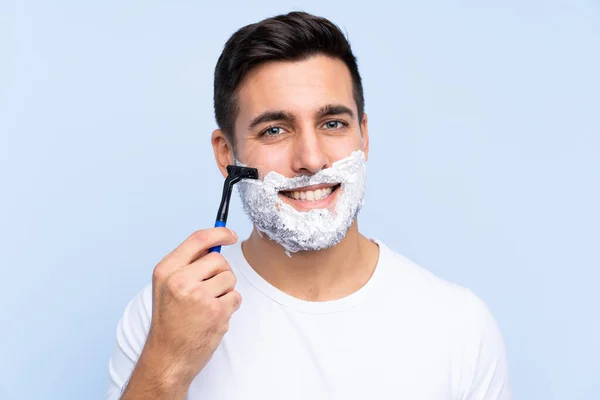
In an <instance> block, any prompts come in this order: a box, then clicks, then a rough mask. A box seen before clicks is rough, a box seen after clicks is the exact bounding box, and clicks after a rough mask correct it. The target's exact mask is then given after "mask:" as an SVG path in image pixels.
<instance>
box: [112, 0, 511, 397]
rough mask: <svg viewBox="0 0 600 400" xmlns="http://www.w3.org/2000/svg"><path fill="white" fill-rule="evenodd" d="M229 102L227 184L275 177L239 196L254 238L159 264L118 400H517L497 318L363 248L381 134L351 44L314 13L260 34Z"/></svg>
mask: <svg viewBox="0 0 600 400" xmlns="http://www.w3.org/2000/svg"><path fill="white" fill-rule="evenodd" d="M214 89H215V92H214V99H215V113H216V119H217V123H218V125H219V129H217V130H216V131H215V132H214V133H213V135H212V145H213V149H214V154H215V159H216V161H217V164H218V166H219V168H220V169H221V172H222V173H223V175H226V166H227V165H230V164H237V165H245V166H249V167H255V168H257V169H258V171H259V176H260V179H259V180H257V181H251V180H247V181H243V182H241V183H239V184H238V186H239V192H240V195H241V199H242V203H243V205H244V208H245V210H246V212H247V214H248V215H249V217H250V218H251V220H252V222H253V224H254V230H253V232H252V234H251V235H250V237H249V238H248V239H247V240H246V241H244V242H243V243H241V244H240V243H238V238H237V236H236V235H235V234H234V233H233V232H232V231H230V230H228V229H226V228H214V229H206V230H202V231H198V232H195V233H194V234H192V235H191V236H190V237H189V238H188V239H186V240H185V241H184V242H183V243H182V244H181V245H180V246H179V247H178V248H177V249H175V250H174V251H173V252H172V253H171V254H169V255H167V256H166V257H165V258H164V259H163V260H162V261H160V262H159V263H158V265H157V266H156V267H155V269H154V275H153V279H152V285H151V286H148V287H147V288H146V289H145V290H144V291H143V292H142V293H141V294H140V295H138V296H137V297H136V298H134V299H133V300H132V301H131V303H130V304H129V305H128V307H127V309H126V311H125V314H124V316H123V318H122V320H121V321H120V323H119V326H118V329H117V346H116V349H115V351H114V353H113V355H112V357H111V359H110V364H109V371H110V387H109V391H108V394H107V399H117V398H121V399H123V400H141V399H184V398H187V399H189V400H195V399H199V400H205V399H261V400H262V399H267V400H270V399H278V400H279V399H311V400H314V399H367V398H373V399H410V400H418V399H423V400H430V399H431V400H433V399H436V400H437V399H463V400H464V399H469V400H507V399H510V393H509V385H508V378H507V365H506V357H505V350H504V345H503V341H502V338H501V335H500V333H499V330H498V328H497V326H496V323H495V321H494V319H493V318H492V316H491V315H490V313H489V311H488V309H487V308H486V306H485V305H484V304H483V303H482V301H481V300H479V299H478V298H477V297H476V296H475V295H473V294H472V293H471V292H470V291H468V290H466V289H463V288H461V287H458V286H456V285H453V284H450V283H447V282H445V281H442V280H441V279H439V278H436V277H435V276H433V275H432V274H430V273H429V272H427V271H425V270H424V269H422V268H420V267H418V266H417V265H415V264H413V263H412V262H410V261H409V260H407V259H406V258H404V257H402V256H401V255H399V254H396V253H394V252H393V251H392V250H390V249H389V248H387V247H386V246H385V245H384V244H383V243H381V242H379V241H377V240H371V239H368V238H366V237H364V236H363V235H361V234H360V233H359V230H358V225H357V220H356V216H357V214H358V211H359V209H360V206H361V205H362V199H363V194H364V184H365V162H366V160H367V159H368V154H369V131H368V124H367V115H366V114H365V113H364V99H363V89H362V84H361V79H360V74H359V72H358V68H357V65H356V59H355V57H354V55H353V53H352V51H351V49H350V46H349V44H348V42H347V41H346V39H345V37H344V35H343V34H342V33H341V32H340V30H339V29H338V28H337V27H336V26H335V25H333V24H332V23H331V22H329V21H328V20H326V19H323V18H319V17H316V16H312V15H309V14H306V13H299V12H295V13H290V14H287V15H282V16H278V17H274V18H269V19H267V20H264V21H262V22H259V23H257V24H252V25H249V26H246V27H244V28H242V29H240V30H239V31H238V32H236V33H235V34H234V35H233V36H232V37H231V38H230V40H229V41H228V42H227V44H226V45H225V48H224V50H223V53H222V54H221V57H220V58H219V60H218V63H217V66H216V70H215V86H214ZM216 245H231V246H230V247H228V248H226V249H224V255H223V256H222V255H220V254H219V253H208V249H210V248H211V247H212V246H216ZM242 299H243V302H242ZM226 333H227V334H226Z"/></svg>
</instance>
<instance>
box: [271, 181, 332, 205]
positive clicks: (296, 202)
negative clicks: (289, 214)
mask: <svg viewBox="0 0 600 400" xmlns="http://www.w3.org/2000/svg"><path fill="white" fill-rule="evenodd" d="M335 186H339V183H337V184H332V183H323V184H320V185H312V186H304V187H301V188H294V189H293V190H283V192H291V191H299V192H300V191H305V190H317V189H322V188H327V187H335ZM340 190H341V186H340V187H338V188H337V189H335V190H334V191H333V192H332V193H331V194H330V195H329V196H327V197H325V198H324V199H321V200H313V201H309V200H301V199H298V200H296V199H292V198H291V197H287V196H286V195H284V194H282V193H281V192H279V193H277V195H278V196H279V198H280V199H281V200H282V201H283V202H284V203H286V204H289V205H291V206H292V207H294V208H295V209H296V210H297V211H310V210H314V209H319V208H329V207H330V206H331V205H332V204H334V203H335V201H336V199H337V196H338V194H339V192H340Z"/></svg>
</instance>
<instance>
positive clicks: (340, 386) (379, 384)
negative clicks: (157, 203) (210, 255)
mask: <svg viewBox="0 0 600 400" xmlns="http://www.w3.org/2000/svg"><path fill="white" fill-rule="evenodd" d="M376 243H377V244H378V245H379V248H380V255H379V261H378V263H377V266H376V268H375V271H374V273H373V275H372V277H371V279H370V280H369V281H368V282H367V284H366V285H365V286H363V287H362V288H361V289H359V290H358V291H356V292H354V293H353V294H351V295H349V296H347V297H345V298H342V299H339V300H333V301H327V302H310V301H304V300H300V299H297V298H294V297H292V296H290V295H287V294H286V293H284V292H282V291H280V290H279V289H277V288H275V287H274V286H272V285H270V284H269V283H268V282H267V281H265V280H264V279H263V278H261V277H260V275H258V273H256V271H254V270H253V269H252V267H250V265H249V264H248V263H247V262H246V260H245V258H244V256H243V254H242V251H241V246H240V244H237V245H234V246H231V247H228V248H224V249H223V255H224V256H225V257H226V259H227V260H228V261H229V263H230V265H231V267H232V269H233V271H234V273H235V274H236V276H237V278H238V283H237V286H236V290H237V291H239V292H240V293H241V295H242V298H243V301H242V305H241V307H240V309H239V310H238V311H237V312H236V313H234V314H233V316H232V318H231V321H230V327H229V331H228V332H227V334H226V335H225V337H224V338H223V341H222V342H221V344H220V345H219V347H218V348H217V350H216V352H215V353H214V356H213V357H212V359H211V360H210V362H209V363H208V364H207V365H206V367H205V368H204V369H203V370H202V371H201V372H200V374H199V375H198V376H197V377H196V378H195V379H194V381H193V383H192V385H191V387H190V389H189V392H188V397H187V399H188V400H213V399H226V400H242V399H244V400H246V399H257V400H282V399H286V400H292V399H302V400H308V399H310V400H320V399H344V400H348V399H361V400H363V399H404V400H441V399H457V400H458V399H460V400H509V399H510V398H511V395H510V389H509V383H508V371H507V362H506V354H505V349H504V343H503V340H502V336H501V334H500V332H499V330H498V327H497V325H496V322H495V320H494V319H493V317H492V316H491V314H490V312H489V310H488V308H487V307H486V305H485V304H484V303H483V302H482V301H481V300H480V299H479V298H478V297H476V296H475V295H474V294H473V293H472V292H470V291H469V290H467V289H464V288H461V287H459V286H456V285H454V284H451V283H448V282H446V281H444V280H441V279H439V278H437V277H435V276H434V275H432V274H431V273H430V272H428V271H426V270H425V269H423V268H421V267H419V266H417V265H415V264H414V263H412V262H411V261H409V260H408V259H406V258H404V257H403V256H401V255H399V254H397V253H394V252H393V251H391V250H390V249H389V248H387V247H386V246H385V245H384V244H382V243H381V242H379V241H376ZM151 314H152V290H151V286H147V287H146V288H145V289H144V290H143V291H142V292H141V293H140V294H139V295H138V296H137V297H135V298H134V299H133V300H132V301H131V302H130V303H129V305H128V306H127V309H126V310H125V314H124V315H123V318H122V319H121V321H120V323H119V325H118V328H117V345H116V348H115V350H114V352H113V354H112V356H111V358H110V362H109V372H110V386H109V389H108V393H107V395H106V399H111V400H113V399H114V400H116V399H118V398H119V396H120V394H121V391H122V390H123V386H124V385H125V384H126V382H127V380H128V379H129V376H130V375H131V372H132V370H133V368H134V366H135V362H136V361H137V359H138V357H139V355H140V353H141V351H142V348H143V346H144V342H145V340H146V337H147V334H148V329H149V327H150V321H151Z"/></svg>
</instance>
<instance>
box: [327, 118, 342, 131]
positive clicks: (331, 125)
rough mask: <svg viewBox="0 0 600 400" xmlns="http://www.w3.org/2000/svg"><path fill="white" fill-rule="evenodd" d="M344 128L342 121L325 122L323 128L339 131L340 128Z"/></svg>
mask: <svg viewBox="0 0 600 400" xmlns="http://www.w3.org/2000/svg"><path fill="white" fill-rule="evenodd" d="M344 126H346V124H345V123H344V122H342V121H337V120H335V121H327V122H325V128H326V129H340V128H342V127H344Z"/></svg>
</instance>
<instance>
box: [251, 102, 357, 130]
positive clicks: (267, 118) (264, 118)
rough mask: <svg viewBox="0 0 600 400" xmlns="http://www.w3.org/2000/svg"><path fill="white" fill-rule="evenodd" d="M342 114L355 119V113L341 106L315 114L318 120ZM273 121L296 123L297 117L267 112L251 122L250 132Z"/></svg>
mask: <svg viewBox="0 0 600 400" xmlns="http://www.w3.org/2000/svg"><path fill="white" fill-rule="evenodd" d="M341 114H347V115H348V116H349V117H350V118H354V113H353V112H352V110H351V109H349V108H348V107H346V106H344V105H341V104H327V105H325V106H323V107H321V108H319V109H318V110H317V112H316V113H315V117H316V118H317V119H318V118H323V117H327V116H332V115H341ZM273 121H287V122H295V121H296V116H294V114H292V113H290V112H288V111H284V110H274V111H265V112H264V113H262V114H260V115H259V116H257V117H256V118H254V119H253V120H252V121H251V122H250V125H248V130H252V129H254V128H255V127H256V126H257V125H260V124H263V123H265V122H273Z"/></svg>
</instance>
